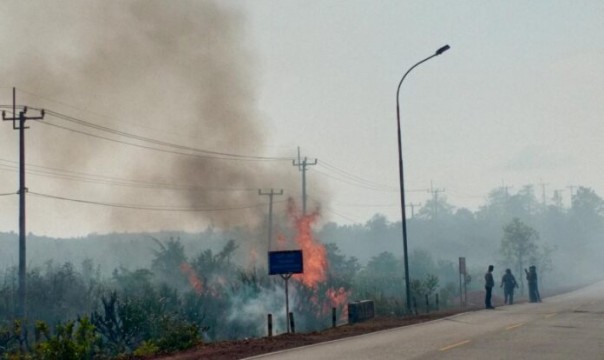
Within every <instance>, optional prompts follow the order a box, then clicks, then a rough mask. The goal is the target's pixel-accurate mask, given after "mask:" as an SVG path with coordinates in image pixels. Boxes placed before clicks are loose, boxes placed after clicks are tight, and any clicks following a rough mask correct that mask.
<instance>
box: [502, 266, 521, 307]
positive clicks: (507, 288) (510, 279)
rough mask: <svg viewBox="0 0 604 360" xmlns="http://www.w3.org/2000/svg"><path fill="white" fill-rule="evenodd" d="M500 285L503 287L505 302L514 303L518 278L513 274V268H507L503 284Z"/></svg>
mask: <svg viewBox="0 0 604 360" xmlns="http://www.w3.org/2000/svg"><path fill="white" fill-rule="evenodd" d="M499 287H502V288H503V295H504V298H505V303H506V304H508V305H512V304H513V303H514V289H515V288H517V287H518V283H516V278H515V277H514V275H512V270H510V269H505V274H504V275H503V277H502V278H501V285H500V286H499Z"/></svg>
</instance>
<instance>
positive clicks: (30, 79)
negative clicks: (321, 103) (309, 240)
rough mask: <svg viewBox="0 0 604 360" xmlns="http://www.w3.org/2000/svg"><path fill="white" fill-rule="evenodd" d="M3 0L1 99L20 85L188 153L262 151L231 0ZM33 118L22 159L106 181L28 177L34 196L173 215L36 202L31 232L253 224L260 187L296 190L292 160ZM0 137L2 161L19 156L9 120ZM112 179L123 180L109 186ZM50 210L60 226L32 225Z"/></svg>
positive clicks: (32, 101)
mask: <svg viewBox="0 0 604 360" xmlns="http://www.w3.org/2000/svg"><path fill="white" fill-rule="evenodd" d="M0 7H1V8H2V9H1V10H2V11H1V13H2V16H1V18H2V23H3V25H2V27H3V29H2V30H3V31H2V33H3V35H1V37H0V38H1V39H2V41H3V43H4V44H5V52H4V55H5V56H4V58H5V60H4V61H3V64H2V65H0V72H1V74H2V79H3V80H2V86H1V89H0V91H1V92H2V95H1V98H2V99H4V100H3V101H2V103H3V104H4V105H6V104H10V102H11V98H10V87H12V86H16V87H17V97H18V98H17V103H18V104H19V105H21V104H27V105H29V106H32V107H44V108H47V109H51V110H53V111H55V112H58V113H60V114H67V115H69V116H71V117H75V118H77V119H84V120H86V121H88V122H91V123H94V124H99V125H101V126H105V127H108V128H110V129H117V130H119V131H122V132H125V133H128V134H135V135H137V136H142V137H145V138H151V139H158V140H161V141H162V142H168V143H173V144H178V145H179V146H182V147H186V148H196V149H207V150H211V151H213V152H216V153H228V154H239V155H243V156H250V155H253V156H258V155H260V156H262V155H263V154H264V152H263V145H264V142H265V139H264V136H263V133H264V128H263V126H262V121H261V119H259V116H258V112H257V108H256V103H255V98H254V96H255V94H254V92H255V87H256V84H255V81H254V77H253V76H252V75H253V74H254V70H255V68H254V64H255V60H254V56H253V52H252V51H251V50H252V49H250V46H249V45H248V43H249V41H248V40H249V39H247V38H246V34H245V22H244V20H245V19H244V17H243V16H242V15H241V14H240V13H238V12H237V11H236V10H234V9H231V8H229V7H228V5H223V4H220V3H218V2H213V1H199V0H195V1H184V0H183V1H176V2H175V1H157V0H152V1H149V0H145V1H86V2H81V1H53V2H42V1H36V2H20V1H5V2H2V4H1V5H0ZM30 126H31V128H30V129H29V130H27V146H28V158H27V162H28V163H31V164H39V165H43V166H47V167H51V168H53V169H64V170H69V171H73V172H78V173H84V174H88V175H90V174H94V175H95V176H97V175H102V176H106V177H107V178H106V179H104V180H103V181H104V182H105V184H99V181H98V180H99V178H98V176H97V177H95V178H94V179H93V180H95V181H88V182H81V181H80V182H77V181H73V178H69V179H65V178H63V179H57V178H43V177H37V176H30V177H29V179H28V187H29V189H30V192H36V193H43V194H52V195H54V196H60V197H68V198H76V199H85V200H89V201H93V202H99V203H111V204H116V203H118V204H121V205H124V206H126V207H128V206H129V205H132V204H137V205H140V204H144V205H149V206H152V207H160V208H163V209H165V208H168V207H169V208H172V209H173V210H179V211H165V210H162V211H151V210H140V209H139V210H134V209H130V208H127V209H124V208H115V207H113V208H107V207H103V206H98V205H97V206H94V205H91V204H70V206H68V205H66V204H62V205H59V204H58V203H59V201H58V200H50V199H39V198H36V199H35V200H28V201H30V202H31V203H32V210H31V211H32V214H31V216H32V217H33V218H34V219H36V221H38V225H36V222H35V221H34V223H32V225H31V226H32V227H33V228H34V231H35V229H38V231H44V232H47V233H50V234H53V233H59V235H61V234H60V233H61V231H62V230H64V229H65V228H69V227H73V228H77V229H81V231H84V232H85V231H86V226H90V228H91V229H92V230H94V231H103V230H100V229H102V228H104V229H106V231H141V230H148V231H152V230H160V229H183V230H197V229H200V228H203V227H204V226H205V225H207V224H209V223H211V224H213V225H216V226H232V225H236V224H242V223H247V224H250V223H257V222H258V220H260V219H261V217H259V216H258V215H259V214H262V213H263V212H265V211H266V209H264V207H261V208H258V207H252V206H253V205H254V204H259V203H265V202H266V197H263V198H261V197H259V196H258V193H257V189H258V188H264V189H267V188H268V189H270V188H271V187H274V188H275V189H281V188H283V189H284V191H286V193H288V194H289V195H292V194H295V195H296V196H297V194H298V192H299V191H298V183H299V180H298V171H297V169H296V168H294V167H293V166H292V164H291V161H250V159H245V160H242V159H241V158H240V157H235V158H233V157H230V156H226V157H227V158H228V159H224V157H225V156H220V155H218V157H222V159H216V156H217V155H216V154H209V155H208V154H203V153H199V152H195V151H193V152H192V151H190V150H187V149H184V150H183V149H177V148H173V147H170V146H165V144H164V145H161V144H160V145H158V144H149V143H148V142H145V141H141V140H137V139H133V138H124V137H122V136H120V135H116V134H109V135H108V134H106V133H104V132H102V131H99V130H98V129H92V128H86V127H81V126H79V125H78V124H74V123H73V122H69V121H66V120H65V119H63V118H56V117H53V116H52V115H47V117H46V119H45V120H44V121H42V122H40V123H36V124H30ZM65 128H70V129H76V130H77V131H79V132H74V131H73V130H66V129H65ZM81 132H86V133H89V134H93V135H94V136H90V135H84V134H82V133H81ZM0 133H1V134H2V135H0V137H1V139H2V140H3V143H5V144H6V143H8V144H7V145H6V149H9V150H6V151H5V154H6V152H9V153H8V154H6V156H5V158H6V159H15V160H16V159H17V157H16V156H17V153H16V152H15V151H16V149H17V145H16V144H17V143H16V138H17V136H16V133H15V132H14V131H12V130H11V129H10V126H9V125H8V124H5V126H4V127H3V128H2V131H0ZM106 137H109V138H111V139H112V140H107V139H104V138H106ZM4 140H6V141H4ZM124 142H128V143H134V144H135V145H136V146H133V145H126V144H124ZM148 147H153V148H159V149H161V150H162V151H156V150H150V149H148ZM294 151H295V145H294V144H292V151H291V152H292V153H294ZM176 153H180V154H176ZM183 153H184V154H186V155H183ZM271 155H273V156H278V155H280V156H284V154H271ZM287 155H290V156H291V155H292V154H287ZM9 175H10V176H11V179H12V178H13V177H14V174H9ZM88 175H87V176H88ZM3 176H6V175H3ZM112 179H113V180H112ZM114 179H126V180H127V181H126V184H122V186H114V185H112V186H109V185H108V184H107V183H109V182H112V181H114ZM11 181H12V180H11ZM45 206H48V207H47V208H45ZM49 208H50V209H53V210H52V211H49V210H48V209H49ZM234 208H240V209H238V210H235V209H234ZM225 209H231V210H228V211H227V210H225ZM190 210H198V211H190ZM199 210H203V211H199ZM49 212H50V213H53V214H54V215H49ZM56 212H59V213H60V214H57V213H56ZM49 216H50V218H51V220H50V221H53V220H54V225H47V226H46V227H40V226H41V225H40V224H41V223H40V222H43V221H48V219H49ZM53 216H54V217H53ZM58 223H60V225H59V224H58ZM103 224H104V225H103ZM108 224H109V225H108ZM37 226H38V227H37Z"/></svg>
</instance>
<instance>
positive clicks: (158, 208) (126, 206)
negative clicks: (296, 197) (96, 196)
mask: <svg viewBox="0 0 604 360" xmlns="http://www.w3.org/2000/svg"><path fill="white" fill-rule="evenodd" d="M28 193H29V194H31V195H33V196H36V197H42V198H49V199H54V200H64V201H71V202H76V203H82V204H89V205H98V206H107V207H114V208H123V209H132V210H148V211H169V212H218V211H233V210H246V209H252V208H256V207H260V206H264V204H262V203H259V204H250V205H242V206H232V207H222V208H179V207H161V206H153V205H135V204H118V203H108V202H101V201H92V200H83V199H74V198H68V197H64V196H56V195H49V194H43V193H38V192H33V191H29V192H28ZM280 202H284V201H275V203H280Z"/></svg>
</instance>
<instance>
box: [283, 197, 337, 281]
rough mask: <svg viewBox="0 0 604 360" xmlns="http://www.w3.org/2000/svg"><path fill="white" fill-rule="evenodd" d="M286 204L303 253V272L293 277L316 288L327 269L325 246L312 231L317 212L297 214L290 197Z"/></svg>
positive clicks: (325, 275) (325, 274) (317, 215)
mask: <svg viewBox="0 0 604 360" xmlns="http://www.w3.org/2000/svg"><path fill="white" fill-rule="evenodd" d="M287 205H288V206H287V212H288V214H289V216H290V218H292V219H293V221H294V226H295V228H296V238H295V240H296V243H297V244H298V246H299V247H300V249H301V250H302V254H303V265H304V273H303V274H300V275H295V276H294V278H295V279H297V280H298V281H300V282H302V283H303V284H304V285H305V286H307V287H309V288H313V289H316V288H317V286H318V284H319V283H322V282H324V281H325V280H326V279H327V269H328V262H327V251H326V250H325V246H324V245H323V244H321V243H319V242H318V241H317V239H315V238H314V236H313V233H312V225H314V223H315V222H316V221H317V219H318V218H319V212H318V211H314V212H312V213H310V214H306V215H304V214H299V213H298V211H297V210H296V209H295V204H294V201H293V200H292V199H291V198H290V199H289V200H288V204H287Z"/></svg>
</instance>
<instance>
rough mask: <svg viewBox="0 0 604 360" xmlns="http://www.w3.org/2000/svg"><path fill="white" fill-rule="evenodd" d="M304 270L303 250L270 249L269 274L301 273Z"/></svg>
mask: <svg viewBox="0 0 604 360" xmlns="http://www.w3.org/2000/svg"><path fill="white" fill-rule="evenodd" d="M303 272H304V264H303V263H302V250H287V251H269V252H268V274H269V275H278V274H301V273H303Z"/></svg>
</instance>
